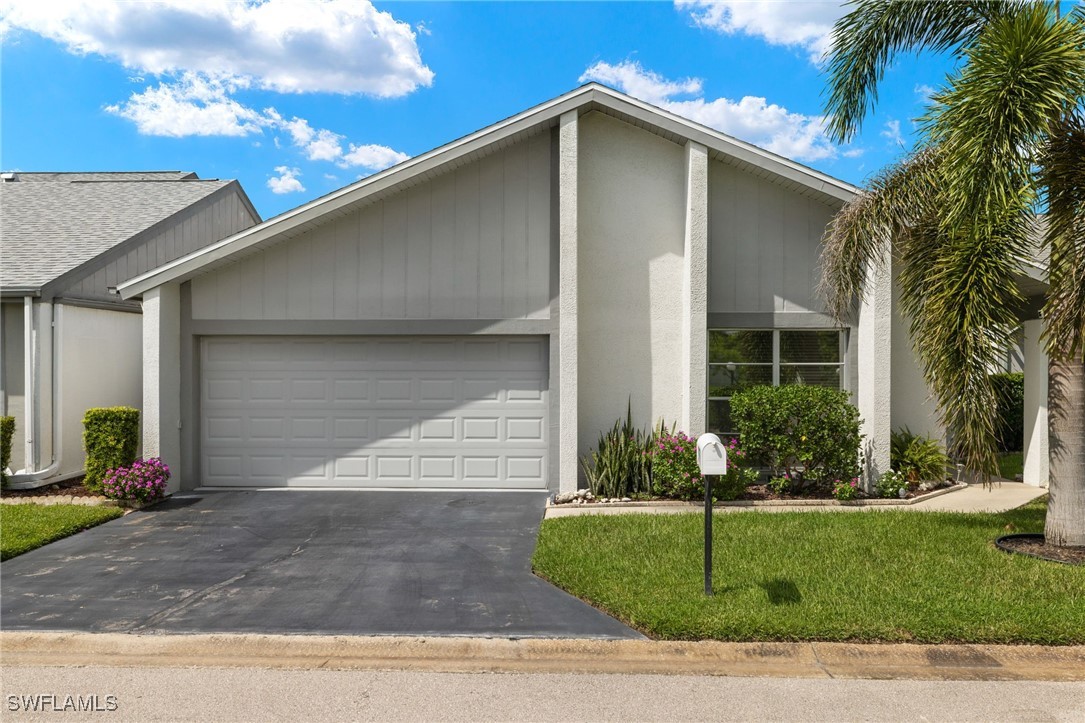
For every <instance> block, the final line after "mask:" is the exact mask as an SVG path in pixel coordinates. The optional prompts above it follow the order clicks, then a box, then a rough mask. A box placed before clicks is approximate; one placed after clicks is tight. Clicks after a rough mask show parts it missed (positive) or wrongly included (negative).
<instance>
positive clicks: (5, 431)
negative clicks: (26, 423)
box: [0, 417, 15, 487]
mask: <svg viewBox="0 0 1085 723" xmlns="http://www.w3.org/2000/svg"><path fill="white" fill-rule="evenodd" d="M14 436H15V417H0V487H7V485H8V473H7V468H8V465H9V464H11V438H12V437H14Z"/></svg>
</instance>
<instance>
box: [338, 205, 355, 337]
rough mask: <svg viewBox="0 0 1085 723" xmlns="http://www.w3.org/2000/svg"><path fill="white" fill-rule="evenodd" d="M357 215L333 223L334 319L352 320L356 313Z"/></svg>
mask: <svg viewBox="0 0 1085 723" xmlns="http://www.w3.org/2000/svg"><path fill="white" fill-rule="evenodd" d="M358 215H359V214H358V213H357V212H355V213H352V214H350V215H349V216H346V217H345V218H341V219H339V220H338V221H337V222H336V223H335V229H334V231H335V269H333V271H332V274H333V278H334V280H335V283H334V290H335V300H334V304H335V306H334V309H333V310H332V311H333V313H334V315H335V318H336V319H352V318H354V316H355V315H357V313H358V241H357V236H358V233H357V230H358Z"/></svg>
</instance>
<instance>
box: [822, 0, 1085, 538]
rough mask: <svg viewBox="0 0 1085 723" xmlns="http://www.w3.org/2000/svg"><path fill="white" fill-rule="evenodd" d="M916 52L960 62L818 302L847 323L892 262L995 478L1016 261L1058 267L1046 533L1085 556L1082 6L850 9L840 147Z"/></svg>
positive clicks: (942, 385) (840, 70) (923, 352)
mask: <svg viewBox="0 0 1085 723" xmlns="http://www.w3.org/2000/svg"><path fill="white" fill-rule="evenodd" d="M922 51H933V52H943V53H945V52H948V53H952V55H953V57H954V58H955V59H956V60H957V68H956V70H954V71H953V72H952V73H951V74H950V75H949V76H948V77H947V78H946V81H945V84H944V86H943V88H942V89H941V90H940V91H938V92H937V93H935V94H934V95H933V96H932V98H931V101H930V103H929V105H928V107H927V110H926V113H925V115H924V116H923V117H922V118H920V119H919V123H920V126H919V127H920V140H919V141H918V142H917V145H916V148H915V149H914V150H913V151H912V152H910V153H909V154H908V155H907V156H906V157H905V158H904V159H903V160H901V161H900V162H899V163H897V164H896V165H894V166H892V167H890V168H887V169H885V170H883V171H882V172H881V173H880V174H878V175H877V176H876V177H875V178H874V179H873V180H872V181H871V182H870V183H869V186H868V187H867V188H866V189H865V190H864V191H863V192H862V193H860V194H859V195H858V196H857V197H856V198H855V199H854V200H853V201H851V202H850V203H848V204H847V205H846V206H845V207H844V208H843V209H842V210H841V211H840V212H839V214H838V215H837V216H836V217H835V218H834V219H833V221H832V223H831V224H830V226H829V228H828V229H827V231H826V234H825V239H824V241H825V244H824V248H823V252H822V266H823V279H822V292H823V295H824V296H825V299H826V301H827V305H828V307H829V310H830V312H831V313H832V314H833V315H834V316H836V317H837V318H838V319H840V320H843V319H845V318H847V317H848V316H849V315H850V314H851V313H853V309H854V302H855V300H856V299H857V298H860V297H861V294H862V289H863V286H864V281H865V278H866V274H867V271H868V269H870V268H872V265H876V264H879V263H884V260H885V259H887V258H892V260H893V263H894V265H895V266H896V267H898V268H899V269H900V276H899V284H900V295H901V308H902V310H903V312H904V314H905V315H906V316H907V317H908V320H909V325H910V333H911V338H912V342H913V345H914V347H915V349H916V351H917V353H918V356H919V358H920V360H921V362H922V365H923V372H924V376H925V378H926V381H927V384H928V385H929V386H930V388H931V390H932V392H933V395H934V397H935V399H936V400H937V402H938V407H939V414H940V417H941V421H942V422H943V423H944V424H945V426H946V428H947V430H949V432H950V440H951V442H950V444H951V448H952V449H951V451H952V452H953V453H954V455H955V456H957V457H958V458H960V459H961V460H962V461H963V462H965V464H966V465H967V466H968V467H969V468H971V469H973V470H975V471H977V472H978V473H980V474H981V475H982V476H983V477H984V479H989V478H990V475H991V474H993V473H995V472H996V471H997V453H996V448H995V435H994V428H995V419H994V416H995V407H996V405H995V396H994V395H995V392H994V388H993V387H992V384H991V382H990V381H989V379H988V373H989V371H990V369H992V368H993V367H994V362H995V360H996V355H997V354H998V349H999V348H1000V347H1002V346H1003V344H1004V342H1006V341H1007V340H1008V339H1009V338H1010V335H1011V333H1012V331H1013V330H1014V328H1015V327H1016V326H1017V325H1018V323H1019V319H1018V317H1017V309H1018V308H1020V306H1021V304H1022V302H1023V301H1024V299H1023V298H1022V295H1021V292H1020V291H1019V290H1018V287H1017V284H1016V282H1015V273H1016V272H1018V271H1019V270H1020V268H1021V262H1022V259H1024V258H1028V257H1034V256H1035V255H1036V254H1037V253H1038V252H1039V253H1040V256H1041V257H1044V256H1046V258H1047V259H1048V261H1047V269H1048V271H1047V274H1048V279H1047V280H1048V284H1049V291H1048V294H1047V298H1046V300H1045V303H1044V307H1043V312H1042V316H1043V319H1044V323H1045V332H1044V344H1045V347H1046V351H1047V354H1048V357H1049V360H1050V362H1049V379H1050V396H1051V398H1050V401H1049V410H1050V419H1051V428H1050V448H1051V465H1050V467H1051V470H1050V475H1051V476H1050V489H1049V493H1050V499H1049V504H1048V513H1047V521H1046V525H1045V537H1046V542H1047V543H1048V544H1050V545H1055V546H1075V547H1076V546H1085V353H1083V349H1085V110H1083V109H1085V8H1083V7H1082V6H1081V5H1078V6H1076V7H1075V8H1074V9H1073V10H1072V11H1071V12H1069V13H1067V14H1065V15H1063V14H1061V13H1060V8H1059V4H1058V2H1021V1H1013V0H982V1H976V2H946V1H936V0H930V1H926V2H921V1H916V0H855V2H854V3H853V5H852V8H851V10H850V12H849V13H848V14H847V15H846V16H845V17H843V18H841V19H840V20H839V21H838V22H837V23H836V26H835V28H834V38H833V46H832V48H831V50H830V51H829V53H828V58H827V59H828V66H827V70H828V75H829V89H828V90H829V93H828V99H827V104H826V105H827V112H828V129H829V133H830V135H831V136H832V137H833V138H834V140H836V141H838V142H844V141H847V140H850V139H851V138H853V137H854V135H855V134H856V132H857V131H858V129H859V127H860V125H861V123H862V120H863V117H864V116H865V115H866V113H867V112H868V111H869V110H870V108H871V107H873V105H874V103H875V102H876V100H877V86H878V83H879V81H881V79H882V77H883V76H884V73H885V70H886V68H887V67H888V66H889V65H890V63H892V62H893V61H894V59H895V58H896V56H898V55H899V54H901V53H918V52H922ZM1039 211H1043V212H1044V221H1045V222H1044V223H1038V215H1039V214H1038V212H1039ZM1038 236H1039V237H1040V240H1039V241H1037V237H1038ZM1044 252H1046V253H1044Z"/></svg>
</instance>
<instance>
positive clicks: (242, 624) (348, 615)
mask: <svg viewBox="0 0 1085 723" xmlns="http://www.w3.org/2000/svg"><path fill="white" fill-rule="evenodd" d="M544 502H545V495H544V494H543V493H531V492H491V493H484V492H406V491H405V492H376V491H341V492H340V491H276V492H249V491H245V492H241V491H239V492H209V493H203V494H189V495H185V496H177V497H174V498H173V499H171V500H168V501H166V502H164V503H162V504H160V505H157V506H155V507H152V508H149V509H147V510H143V511H138V512H134V513H132V514H129V515H127V516H125V517H123V518H121V519H118V520H115V521H113V522H109V523H106V524H104V525H101V526H100V527H96V528H94V529H91V530H88V531H86V532H83V533H80V534H78V535H75V536H74V537H70V538H67V539H64V540H61V541H59V542H55V543H53V544H50V545H46V546H45V547H43V548H39V549H38V550H34V551H33V552H30V553H27V554H25V555H22V556H20V557H16V558H14V559H12V560H8V561H7V562H4V563H3V564H2V565H0V619H2V621H3V628H4V629H5V630H79V631H87V632H103V631H109V632H132V633H152V632H164V633H196V632H201V633H215V632H250V633H252V632H259V633H310V634H317V633H319V634H344V635H462V636H495V637H575V638H579V637H587V638H639V637H642V636H641V635H640V634H639V633H637V632H636V631H634V630H631V629H630V628H628V627H626V626H625V625H622V624H621V623H619V622H617V621H616V620H614V619H613V618H610V617H608V616H606V615H604V614H603V613H601V612H599V611H598V610H596V609H594V608H592V607H591V606H589V605H586V604H585V603H583V602H581V601H579V600H577V599H576V598H574V597H572V596H570V595H568V594H566V593H564V592H562V591H561V590H558V589H557V588H555V587H553V586H552V585H550V584H548V583H546V582H544V581H543V580H540V579H539V578H537V577H535V576H534V575H532V574H531V570H530V559H531V554H532V552H533V550H534V547H535V537H536V534H537V532H538V526H539V521H540V520H541V518H542V514H543V505H544Z"/></svg>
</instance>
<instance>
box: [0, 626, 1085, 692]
mask: <svg viewBox="0 0 1085 723" xmlns="http://www.w3.org/2000/svg"><path fill="white" fill-rule="evenodd" d="M0 652H2V654H3V666H4V667H13V666H19V665H39V666H40V665H47V666H86V665H96V666H120V667H150V668H162V667H204V668H236V667H255V668H274V669H330V670H419V671H431V672H458V673H478V672H491V673H650V674H662V675H668V674H670V675H675V674H684V675H689V674H695V675H720V676H739V677H782V678H852V679H860V678H866V679H897V680H901V679H903V680H1045V681H1082V680H1085V646H1071V647H1046V646H1038V645H1021V646H1014V645H913V644H895V645H887V644H853V643H822V642H814V643H723V642H715V641H704V642H669V641H650V640H649V641H645V640H614V641H601V640H549V639H545V640H544V639H519V640H510V639H496V638H399V637H347V636H305V635H233V634H223V635H129V634H123V633H44V632H42V633H37V632H34V633H30V632H25V633H24V632H4V633H0Z"/></svg>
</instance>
